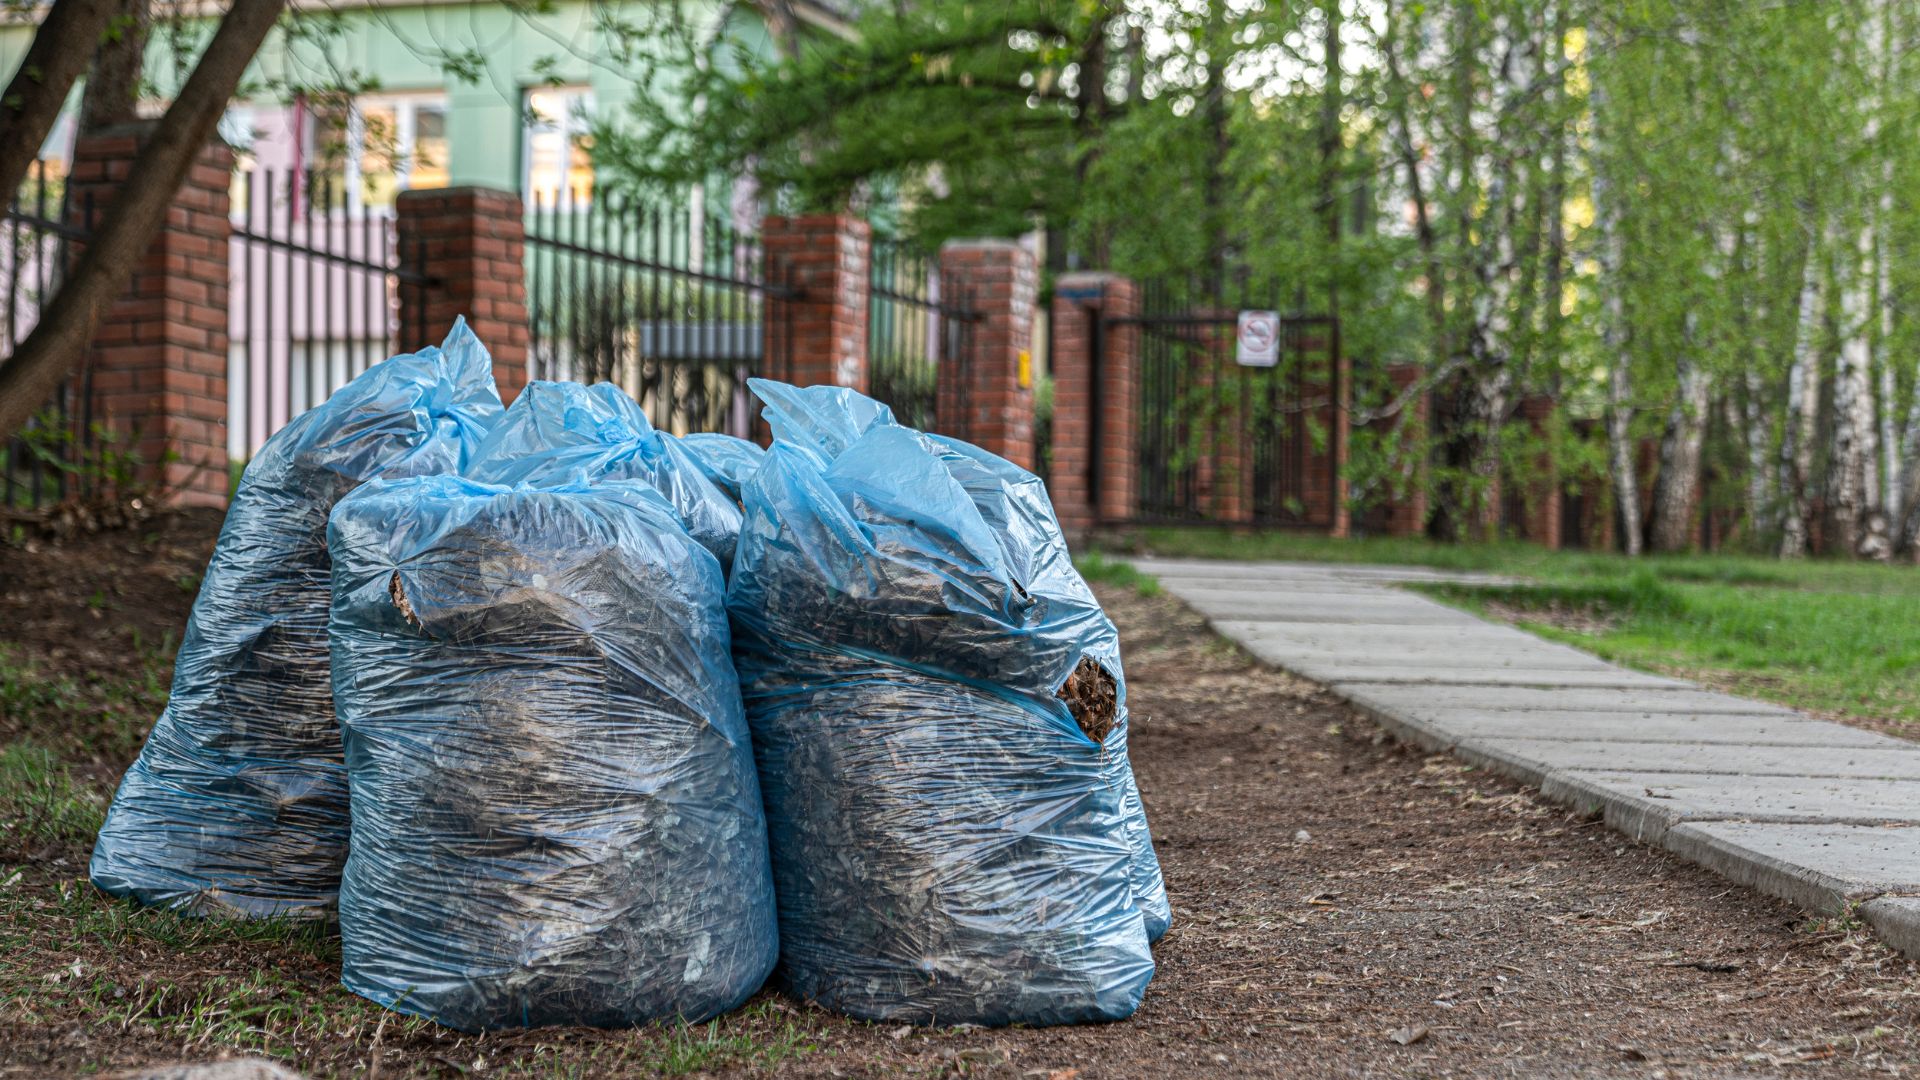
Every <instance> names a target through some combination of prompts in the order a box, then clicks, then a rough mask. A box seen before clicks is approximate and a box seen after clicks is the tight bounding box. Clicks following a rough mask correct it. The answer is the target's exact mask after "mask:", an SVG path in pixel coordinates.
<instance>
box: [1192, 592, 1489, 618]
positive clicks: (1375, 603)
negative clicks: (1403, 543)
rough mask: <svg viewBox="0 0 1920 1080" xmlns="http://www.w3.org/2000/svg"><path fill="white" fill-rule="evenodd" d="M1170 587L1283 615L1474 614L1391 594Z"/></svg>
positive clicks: (1208, 602)
mask: <svg viewBox="0 0 1920 1080" xmlns="http://www.w3.org/2000/svg"><path fill="white" fill-rule="evenodd" d="M1169 591H1170V592H1172V593H1173V595H1175V596H1177V597H1179V598H1180V599H1182V600H1185V601H1186V602H1187V603H1189V604H1192V605H1193V606H1194V607H1196V608H1201V609H1203V610H1204V609H1207V608H1211V607H1233V606H1245V607H1248V608H1253V607H1259V608H1261V609H1263V612H1272V613H1273V614H1274V615H1278V616H1280V617H1282V618H1284V617H1285V616H1287V615H1288V614H1290V613H1292V612H1296V611H1333V612H1343V613H1346V612H1351V613H1355V614H1358V613H1362V612H1365V613H1367V614H1371V615H1377V616H1379V620H1378V621H1380V622H1394V621H1396V620H1400V619H1406V618H1408V617H1409V616H1415V615H1422V614H1438V615H1446V616H1449V617H1450V618H1451V619H1452V620H1453V621H1455V622H1465V621H1466V620H1469V619H1473V616H1471V615H1468V614H1466V613H1465V612H1462V611H1459V610H1457V609H1455V608H1450V607H1447V606H1446V605H1445V604H1408V603H1404V602H1402V601H1400V600H1397V599H1394V598H1391V597H1388V598H1382V597H1377V596H1354V595H1350V594H1349V595H1330V594H1325V593H1299V592H1293V591H1290V590H1286V589H1277V590H1276V589H1206V590H1201V589H1173V590H1169ZM1263 617H1264V616H1263ZM1475 621H1478V620H1475Z"/></svg>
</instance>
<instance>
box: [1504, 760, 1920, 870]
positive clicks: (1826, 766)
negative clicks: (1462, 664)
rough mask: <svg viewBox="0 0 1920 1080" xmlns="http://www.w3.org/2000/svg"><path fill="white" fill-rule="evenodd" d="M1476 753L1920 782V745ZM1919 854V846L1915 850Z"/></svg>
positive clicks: (1603, 765) (1556, 764) (1646, 768)
mask: <svg viewBox="0 0 1920 1080" xmlns="http://www.w3.org/2000/svg"><path fill="white" fill-rule="evenodd" d="M1472 744H1473V747H1474V750H1475V751H1476V752H1477V753H1482V754H1489V755H1499V756H1502V757H1506V758H1511V759H1512V760H1514V761H1515V762H1527V763H1534V764H1537V766H1538V771H1539V772H1540V773H1545V772H1547V771H1549V770H1552V769H1570V770H1574V771H1577V772H1620V771H1631V772H1657V773H1718V774H1722V775H1737V776H1808V777H1830V778H1839V777H1849V776H1861V777H1869V778H1877V779H1881V780H1920V745H1912V746H1910V747H1903V748H1899V749H1891V750H1890V749H1888V748H1886V747H1884V746H1880V745H1868V746H1855V747H1849V748H1844V749H1842V748H1835V747H1812V746H1755V745H1753V744H1752V743H1750V742H1741V743H1726V742H1714V743H1707V742H1698V741H1689V742H1681V743H1675V742H1626V741H1620V740H1611V741H1607V740H1598V739H1498V738H1494V739H1489V738H1477V739H1473V740H1472ZM1915 855H1916V858H1920V850H1916V852H1915Z"/></svg>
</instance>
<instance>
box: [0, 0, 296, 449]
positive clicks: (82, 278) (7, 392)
mask: <svg viewBox="0 0 1920 1080" xmlns="http://www.w3.org/2000/svg"><path fill="white" fill-rule="evenodd" d="M285 6H286V0H233V3H232V6H231V7H229V8H228V10H227V14H226V15H225V16H224V17H223V18H222V19H221V20H220V29H219V30H218V31H216V32H215V33H214V35H213V40H212V41H211V42H209V43H208V44H207V49H206V51H205V52H204V53H202V54H201V56H200V60H199V63H197V64H196V65H195V66H194V69H193V74H192V75H190V76H189V77H188V78H187V82H186V85H185V86H183V87H181V89H180V96H179V97H177V98H175V99H174V102H173V104H172V106H170V107H169V108H168V109H167V113H166V115H165V116H164V117H162V118H161V120H160V122H159V124H158V125H157V126H156V127H155V128H154V130H153V135H152V137H151V138H149V139H148V140H147V143H146V145H145V146H143V147H141V149H140V155H139V157H138V158H137V159H135V161H134V163H133V169H132V175H134V176H138V177H141V178H143V180H144V182H143V183H139V184H129V185H127V186H125V187H123V188H121V190H120V194H119V196H118V197H117V198H115V199H114V200H113V203H112V205H111V206H109V207H108V208H107V212H106V216H105V218H104V219H103V220H102V221H101V223H100V225H99V227H98V228H97V229H95V230H94V232H93V235H92V236H91V237H90V238H89V239H88V241H87V246H86V249H85V251H84V252H83V253H82V254H81V256H80V259H79V261H78V263H77V264H76V265H75V266H74V268H73V272H72V274H71V275H70V276H69V277H68V278H67V280H66V283H65V284H64V285H63V286H62V287H61V289H60V291H59V292H58V293H57V294H55V296H54V297H53V299H52V301H51V302H50V303H48V305H47V307H46V309H45V310H44V311H42V312H41V314H40V321H39V322H38V323H37V324H36V325H35V326H34V328H33V332H32V333H31V334H29V335H27V340H25V341H23V342H21V343H20V347H19V349H18V350H17V351H15V353H14V354H13V358H12V359H11V360H10V361H8V362H7V363H6V364H5V365H4V366H0V441H3V440H5V439H8V438H11V437H12V436H13V435H14V434H15V433H17V432H18V431H19V430H20V429H21V428H22V427H23V426H25V424H26V422H27V421H28V419H30V418H31V417H32V416H33V414H34V413H35V412H36V411H37V410H39V408H40V407H41V406H42V405H43V404H45V402H46V401H47V399H48V398H50V397H52V396H53V392H54V391H55V390H56V389H58V388H59V386H60V383H61V381H62V380H64V379H65V378H66V377H67V373H68V372H70V371H71V370H72V369H73V367H74V365H75V364H76V363H77V362H78V361H79V359H80V357H81V356H82V355H83V354H84V353H85V352H86V348H87V343H88V342H89V341H91V340H92V339H93V336H94V334H95V332H97V331H98V330H99V328H100V324H101V323H102V322H103V321H104V320H105V319H106V317H107V312H108V310H109V309H110V308H111V307H112V306H113V302H114V300H115V299H116V298H117V297H118V296H119V295H120V292H121V290H123V289H124V288H126V285H127V280H128V279H129V278H130V277H131V276H132V275H133V270H134V267H135V266H136V265H138V263H139V261H140V259H141V257H142V256H143V255H145V253H146V250H147V247H148V245H150V244H151V243H152V242H153V238H154V236H155V234H157V233H158V232H159V230H160V225H161V222H162V221H163V220H164V216H165V214H166V211H167V207H168V205H170V204H171V203H172V201H173V195H174V192H175V191H177V190H179V187H180V184H181V182H182V181H184V180H185V179H186V176H187V171H188V170H189V169H191V168H192V167H193V163H194V161H195V160H197V159H198V158H199V156H200V152H201V151H202V150H203V149H204V148H205V147H206V145H207V142H208V140H209V139H211V138H212V137H213V134H214V131H215V129H216V128H217V127H218V126H219V123H220V116H221V114H222V113H223V112H224V111H225V109H226V107H227V101H228V100H229V99H231V98H232V97H233V92H234V88H235V87H237V86H239V84H240V78H241V76H242V75H244V74H245V73H246V70H247V65H248V64H249V63H250V62H251V61H252V60H253V56H254V54H255V53H256V52H258V51H259V49H260V43H261V42H262V41H264V40H266V36H267V33H268V32H269V31H271V30H272V29H273V26H274V22H275V21H276V20H277V19H278V18H279V17H280V12H281V10H282V9H283V8H284V7H285Z"/></svg>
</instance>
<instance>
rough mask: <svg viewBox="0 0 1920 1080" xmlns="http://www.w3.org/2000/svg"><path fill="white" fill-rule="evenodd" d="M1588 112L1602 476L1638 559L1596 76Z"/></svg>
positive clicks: (1635, 485)
mask: <svg viewBox="0 0 1920 1080" xmlns="http://www.w3.org/2000/svg"><path fill="white" fill-rule="evenodd" d="M1589 100H1590V102H1591V103H1592V108H1593V128H1594V139H1593V148H1592V153H1593V181H1592V185H1593V204H1594V221H1595V224H1596V225H1597V227H1598V228H1599V233H1600V292H1601V314H1600V323H1601V339H1602V345H1603V347H1602V353H1603V354H1604V355H1605V356H1606V358H1607V472H1608V474H1609V477H1610V479H1611V480H1612V483H1613V507H1614V520H1615V522H1616V523H1617V525H1618V528H1619V530H1620V550H1622V551H1624V552H1626V553H1627V554H1628V555H1638V554H1640V539H1641V538H1640V528H1641V526H1640V477H1639V475H1638V472H1637V470H1636V469H1635V462H1634V457H1635V456H1636V455H1635V454H1634V445H1633V385H1632V369H1631V364H1632V358H1631V356H1629V354H1628V352H1627V327H1626V322H1627V316H1626V302H1625V298H1624V297H1623V295H1622V290H1621V284H1620V280H1619V277H1620V273H1621V270H1622V261H1623V260H1622V258H1621V246H1620V245H1621V236H1620V222H1619V215H1620V207H1619V197H1618V196H1617V195H1616V194H1615V192H1614V190H1613V178H1612V176H1611V175H1610V174H1611V171H1612V170H1613V169H1615V168H1617V167H1618V165H1617V163H1615V162H1613V161H1609V160H1608V159H1607V155H1608V153H1610V152H1611V151H1612V149H1613V147H1612V144H1611V143H1610V142H1608V141H1605V140H1604V139H1603V137H1602V136H1603V133H1606V132H1607V131H1608V125H1609V124H1611V123H1613V118H1612V117H1609V116H1608V115H1607V95H1606V93H1605V83H1604V82H1603V81H1602V80H1601V79H1600V77H1599V76H1598V75H1597V74H1596V75H1595V76H1594V77H1593V89H1592V92H1591V95H1590V98H1589Z"/></svg>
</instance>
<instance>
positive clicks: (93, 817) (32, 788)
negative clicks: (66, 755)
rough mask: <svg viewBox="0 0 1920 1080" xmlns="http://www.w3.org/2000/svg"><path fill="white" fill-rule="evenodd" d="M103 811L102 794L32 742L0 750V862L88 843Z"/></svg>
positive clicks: (48, 752) (104, 807) (98, 826)
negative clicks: (77, 778) (0, 860)
mask: <svg viewBox="0 0 1920 1080" xmlns="http://www.w3.org/2000/svg"><path fill="white" fill-rule="evenodd" d="M106 810H107V803H106V799H105V798H103V797H102V795H101V793H100V792H99V791H98V790H96V789H95V788H94V787H93V786H92V785H89V784H86V783H83V782H81V781H79V780H76V779H75V778H74V776H73V773H72V772H71V771H70V770H68V768H67V767H66V765H65V764H63V763H62V762H61V761H60V759H59V758H58V757H56V756H54V754H53V752H52V751H50V750H48V749H46V748H45V747H42V746H36V745H34V744H32V743H14V744H12V745H9V746H5V747H0V859H5V860H12V859H25V858H35V857H38V856H39V855H40V853H42V852H48V851H61V850H65V849H70V848H73V847H77V846H79V845H82V844H88V843H91V842H92V841H93V837H94V834H95V833H97V832H99V831H100V822H101V820H102V818H104V817H105V815H106Z"/></svg>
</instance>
